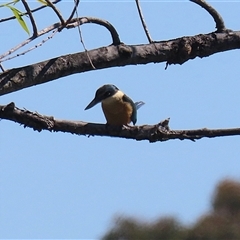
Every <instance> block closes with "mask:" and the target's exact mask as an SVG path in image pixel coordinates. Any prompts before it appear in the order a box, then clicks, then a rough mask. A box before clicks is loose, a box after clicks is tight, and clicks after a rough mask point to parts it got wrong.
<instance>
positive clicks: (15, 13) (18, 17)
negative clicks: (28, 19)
mask: <svg viewBox="0 0 240 240" xmlns="http://www.w3.org/2000/svg"><path fill="white" fill-rule="evenodd" d="M5 6H6V7H8V8H9V9H10V10H11V11H12V12H13V14H14V16H15V17H16V19H17V20H18V22H19V23H20V25H21V26H22V28H23V29H24V30H25V31H26V32H27V33H28V35H30V32H29V30H28V27H27V25H26V23H25V21H24V20H23V18H22V14H23V13H22V12H21V11H19V10H18V9H16V8H15V7H12V6H9V5H5Z"/></svg>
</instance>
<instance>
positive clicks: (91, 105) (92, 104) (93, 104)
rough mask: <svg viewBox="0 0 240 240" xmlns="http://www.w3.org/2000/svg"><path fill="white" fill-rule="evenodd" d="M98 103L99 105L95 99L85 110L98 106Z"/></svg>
mask: <svg viewBox="0 0 240 240" xmlns="http://www.w3.org/2000/svg"><path fill="white" fill-rule="evenodd" d="M98 103H99V101H98V100H97V99H95V98H94V99H93V100H92V101H91V102H90V103H89V104H88V105H87V106H86V108H85V109H84V110H88V109H89V108H92V107H94V106H95V105H96V104H98Z"/></svg>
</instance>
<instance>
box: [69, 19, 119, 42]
mask: <svg viewBox="0 0 240 240" xmlns="http://www.w3.org/2000/svg"><path fill="white" fill-rule="evenodd" d="M84 23H95V24H98V25H101V26H103V27H105V28H107V30H108V31H109V32H110V34H111V36H112V40H113V45H119V44H120V43H121V41H120V38H119V35H118V33H117V31H116V29H115V28H114V27H113V25H112V24H111V23H109V22H108V21H105V20H103V19H100V18H94V17H81V18H79V19H76V18H73V19H72V20H71V21H70V22H69V24H68V25H67V26H66V28H73V27H76V26H77V25H78V24H80V25H82V24H84Z"/></svg>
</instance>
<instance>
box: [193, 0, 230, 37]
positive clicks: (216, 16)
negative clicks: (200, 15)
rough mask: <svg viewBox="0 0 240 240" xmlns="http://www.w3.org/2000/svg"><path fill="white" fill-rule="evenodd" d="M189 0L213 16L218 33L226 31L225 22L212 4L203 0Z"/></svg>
mask: <svg viewBox="0 0 240 240" xmlns="http://www.w3.org/2000/svg"><path fill="white" fill-rule="evenodd" d="M190 1H191V2H194V3H196V4H198V5H200V6H201V7H202V8H204V9H205V10H206V11H207V12H208V13H209V14H210V15H211V16H212V17H213V19H214V21H215V23H216V28H217V32H219V33H220V32H224V31H226V28H225V24H224V21H223V19H222V17H221V15H220V14H219V13H218V12H217V11H216V10H215V9H214V8H213V7H212V6H210V5H209V4H208V3H206V2H205V1H204V0H190Z"/></svg>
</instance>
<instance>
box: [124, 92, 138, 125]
mask: <svg viewBox="0 0 240 240" xmlns="http://www.w3.org/2000/svg"><path fill="white" fill-rule="evenodd" d="M122 99H123V101H124V102H128V103H130V104H131V106H132V109H133V111H132V116H131V121H132V122H133V125H135V124H136V122H137V108H136V105H135V103H134V102H133V101H132V99H131V98H130V97H128V96H127V95H126V94H124V96H123V98H122Z"/></svg>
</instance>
